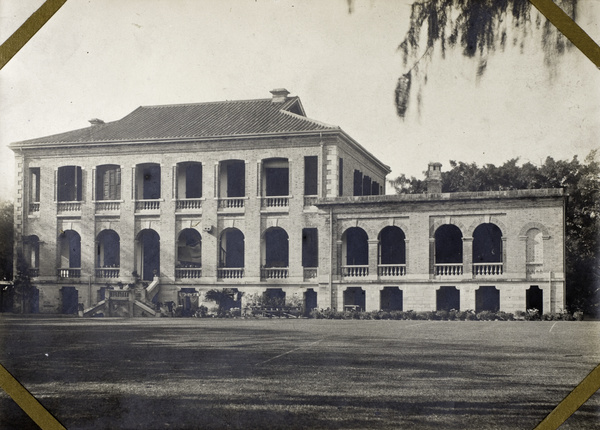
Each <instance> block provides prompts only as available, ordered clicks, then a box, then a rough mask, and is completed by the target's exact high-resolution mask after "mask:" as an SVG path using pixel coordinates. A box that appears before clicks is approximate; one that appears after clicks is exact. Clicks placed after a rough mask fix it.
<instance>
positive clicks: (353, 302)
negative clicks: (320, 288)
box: [344, 287, 365, 311]
mask: <svg viewBox="0 0 600 430" xmlns="http://www.w3.org/2000/svg"><path fill="white" fill-rule="evenodd" d="M344 310H356V311H364V310H365V290H363V289H362V288H361V287H348V288H346V290H345V291H344Z"/></svg>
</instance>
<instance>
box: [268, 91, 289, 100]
mask: <svg viewBox="0 0 600 430" xmlns="http://www.w3.org/2000/svg"><path fill="white" fill-rule="evenodd" d="M289 93H290V92H289V91H288V90H286V89H285V88H275V89H274V90H271V94H273V99H272V100H271V101H272V102H273V103H281V102H284V101H286V99H287V96H288V94H289Z"/></svg>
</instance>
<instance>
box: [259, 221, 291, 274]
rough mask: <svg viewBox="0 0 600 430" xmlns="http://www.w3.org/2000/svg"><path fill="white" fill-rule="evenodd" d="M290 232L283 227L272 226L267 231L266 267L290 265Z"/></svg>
mask: <svg viewBox="0 0 600 430" xmlns="http://www.w3.org/2000/svg"><path fill="white" fill-rule="evenodd" d="M288 242H289V241H288V234H287V233H286V231H285V230H284V229H282V228H278V227H275V228H270V229H269V230H267V231H266V232H265V267H288V265H289V243H288Z"/></svg>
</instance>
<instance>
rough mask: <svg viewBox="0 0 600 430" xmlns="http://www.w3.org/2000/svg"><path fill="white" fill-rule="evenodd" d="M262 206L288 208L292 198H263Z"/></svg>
mask: <svg viewBox="0 0 600 430" xmlns="http://www.w3.org/2000/svg"><path fill="white" fill-rule="evenodd" d="M262 205H263V207H264V208H278V209H281V208H287V207H289V205H290V198H289V197H288V196H277V197H263V198H262Z"/></svg>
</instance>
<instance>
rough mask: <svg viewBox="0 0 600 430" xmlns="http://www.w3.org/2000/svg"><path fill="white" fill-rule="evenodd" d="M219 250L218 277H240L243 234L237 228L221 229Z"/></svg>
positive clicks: (241, 274) (242, 266)
mask: <svg viewBox="0 0 600 430" xmlns="http://www.w3.org/2000/svg"><path fill="white" fill-rule="evenodd" d="M219 250H220V251H219V277H220V278H241V277H242V276H243V274H244V234H243V233H242V232H241V231H240V230H238V229H237V228H227V229H225V230H223V232H222V233H221V239H220V245H219Z"/></svg>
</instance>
